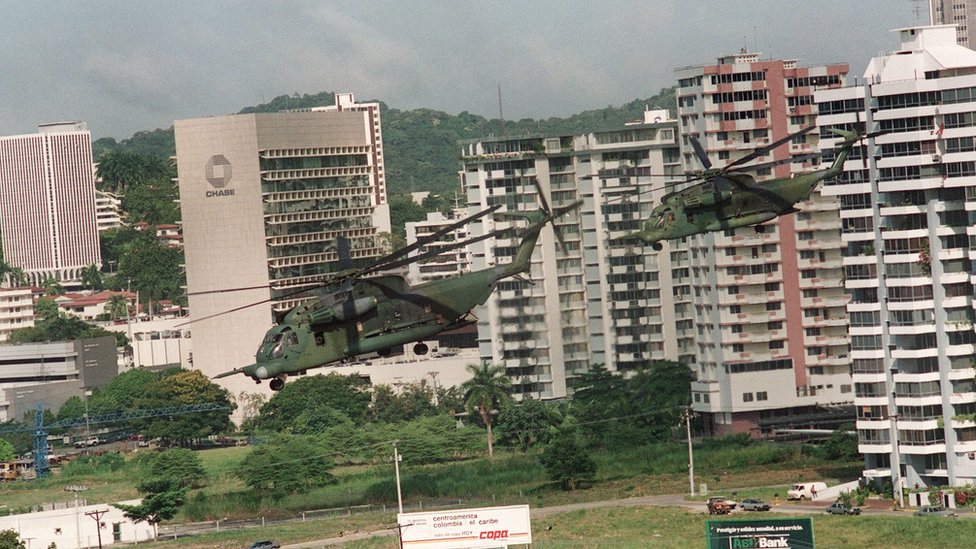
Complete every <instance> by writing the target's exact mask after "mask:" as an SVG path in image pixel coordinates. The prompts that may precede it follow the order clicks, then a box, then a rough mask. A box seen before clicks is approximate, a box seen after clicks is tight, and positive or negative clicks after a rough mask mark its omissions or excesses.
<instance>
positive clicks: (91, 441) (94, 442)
mask: <svg viewBox="0 0 976 549" xmlns="http://www.w3.org/2000/svg"><path fill="white" fill-rule="evenodd" d="M101 443H102V441H100V440H98V437H88V438H87V439H85V440H76V441H75V448H86V447H88V446H98V445H99V444H101Z"/></svg>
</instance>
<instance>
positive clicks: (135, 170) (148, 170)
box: [97, 148, 175, 194]
mask: <svg viewBox="0 0 976 549" xmlns="http://www.w3.org/2000/svg"><path fill="white" fill-rule="evenodd" d="M97 158H98V178H99V179H100V180H101V183H100V186H101V190H106V191H109V192H113V193H120V194H124V193H127V192H128V191H129V190H131V189H133V188H134V187H136V186H138V185H140V184H144V183H145V182H147V181H152V180H160V179H168V178H172V177H173V176H174V175H175V174H174V172H173V169H172V168H171V167H170V165H169V164H168V162H167V161H165V160H163V159H161V158H159V157H156V156H150V155H145V154H140V153H137V152H133V151H131V150H126V149H121V148H117V149H114V150H111V151H107V152H105V153H102V154H99V155H98V157H97Z"/></svg>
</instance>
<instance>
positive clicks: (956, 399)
mask: <svg viewBox="0 0 976 549" xmlns="http://www.w3.org/2000/svg"><path fill="white" fill-rule="evenodd" d="M949 403H950V404H952V405H953V406H956V405H958V404H972V403H976V393H952V394H951V395H950V396H949Z"/></svg>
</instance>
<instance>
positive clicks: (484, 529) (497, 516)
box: [397, 505, 532, 549]
mask: <svg viewBox="0 0 976 549" xmlns="http://www.w3.org/2000/svg"><path fill="white" fill-rule="evenodd" d="M397 523H398V524H399V526H400V539H401V540H402V542H403V545H402V547H409V548H411V549H426V548H433V547H436V548H438V549H453V548H469V547H470V548H479V547H505V546H508V545H517V544H530V543H532V526H531V524H530V520H529V506H528V505H510V506H507V507H483V508H480V509H453V510H450V511H435V512H431V513H402V514H399V515H397Z"/></svg>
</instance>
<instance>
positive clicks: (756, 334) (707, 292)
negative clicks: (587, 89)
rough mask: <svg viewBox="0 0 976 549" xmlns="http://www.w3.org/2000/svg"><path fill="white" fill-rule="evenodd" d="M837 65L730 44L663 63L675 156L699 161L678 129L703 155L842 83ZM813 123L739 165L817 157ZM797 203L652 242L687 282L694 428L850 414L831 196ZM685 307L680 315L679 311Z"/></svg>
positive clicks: (758, 141)
mask: <svg viewBox="0 0 976 549" xmlns="http://www.w3.org/2000/svg"><path fill="white" fill-rule="evenodd" d="M847 70H848V67H847V65H846V64H833V65H824V66H816V67H801V66H799V65H798V64H797V62H796V61H794V60H769V59H761V58H760V55H759V54H758V53H755V52H746V51H743V52H740V53H737V54H733V55H728V56H725V57H722V58H719V59H718V62H717V63H715V64H713V65H704V66H696V67H687V68H682V69H678V70H676V71H675V76H676V77H677V79H678V89H677V95H678V117H679V120H680V132H681V146H682V155H683V160H684V166H685V169H686V170H687V171H689V172H692V173H693V172H695V171H698V170H701V169H702V168H703V166H702V165H701V163H700V161H699V160H698V158H697V157H696V156H695V153H694V150H693V148H692V146H691V143H690V140H689V138H690V137H691V136H694V137H696V138H697V139H698V141H699V142H700V143H701V145H702V147H703V148H704V150H705V152H706V153H707V155H708V157H709V160H710V162H711V164H712V167H713V168H722V167H723V166H726V165H728V164H729V163H731V162H734V161H735V160H737V159H739V158H742V157H743V156H745V155H747V154H749V153H752V152H753V151H754V150H756V149H758V148H761V147H764V146H766V145H768V144H770V143H773V142H775V141H778V140H780V139H784V138H786V137H787V136H789V135H791V134H793V133H795V132H798V131H799V130H802V129H804V128H807V127H809V126H811V125H814V124H815V123H816V111H815V109H814V106H813V93H814V91H815V90H820V89H830V88H837V87H840V86H842V85H843V83H844V80H845V77H846V74H847ZM817 141H818V139H817V136H816V134H807V135H800V136H797V137H794V138H793V139H792V141H790V142H789V143H786V144H783V145H781V146H779V147H777V148H776V149H775V150H773V151H771V152H769V153H768V154H767V155H765V156H764V157H761V158H760V159H758V161H759V162H765V161H773V160H777V161H784V163H782V164H780V165H777V166H773V167H767V168H765V169H760V170H758V171H752V172H749V173H750V174H751V175H753V176H754V177H755V178H756V180H757V181H760V182H761V181H762V180H764V179H769V178H772V177H788V176H789V175H790V174H791V173H796V172H803V171H813V170H817V169H823V168H822V167H820V166H818V165H816V164H815V163H811V161H810V160H809V159H805V160H800V159H796V160H794V161H792V162H791V161H790V159H793V158H796V157H802V156H804V155H809V154H811V153H815V152H817ZM796 208H797V209H798V210H800V211H799V213H794V214H787V215H783V216H780V217H778V218H776V219H775V220H773V221H770V222H768V223H766V224H764V225H763V226H762V227H761V229H762V230H761V232H760V230H757V229H756V228H754V227H744V228H740V229H735V230H728V231H725V232H713V233H706V234H702V235H696V236H694V237H690V238H687V239H680V240H675V241H672V242H668V243H666V244H665V247H664V252H666V253H669V254H671V256H672V261H673V262H674V261H677V262H678V263H677V264H676V266H678V265H680V266H682V267H683V268H682V269H681V270H680V274H681V276H683V277H687V278H688V279H689V280H690V288H688V289H687V290H683V291H687V292H689V297H690V305H689V306H690V307H693V310H692V311H690V314H689V315H688V316H687V318H690V319H692V320H688V321H687V322H693V323H694V328H693V330H694V332H695V333H694V338H695V346H696V348H695V349H694V352H693V355H694V356H693V358H691V359H689V360H687V362H688V363H689V364H692V365H693V367H694V369H695V373H696V374H697V378H698V379H697V381H695V382H694V383H693V384H692V407H693V409H694V410H695V411H696V412H698V414H699V415H700V416H701V417H702V419H703V422H704V428H705V432H706V433H710V434H713V435H718V436H721V435H727V434H731V433H742V432H746V433H750V434H752V435H754V436H759V435H770V434H774V432H775V429H776V428H778V427H780V428H786V427H794V426H804V427H809V426H819V427H828V428H829V427H834V426H836V425H837V424H839V423H841V422H843V421H845V420H846V421H849V420H850V419H851V417H852V415H853V411H852V409H851V405H852V404H853V397H854V394H853V391H852V382H851V376H850V371H849V369H850V357H849V351H848V346H849V338H848V334H847V319H846V316H845V305H846V301H847V299H846V295H845V291H844V284H843V269H842V262H841V240H840V219H839V215H838V209H839V205H838V201H837V199H836V198H832V197H824V196H821V194H820V193H819V192H817V191H815V192H814V194H813V196H811V199H810V200H808V201H805V202H803V203H800V204H797V205H796ZM683 318H685V317H683Z"/></svg>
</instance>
